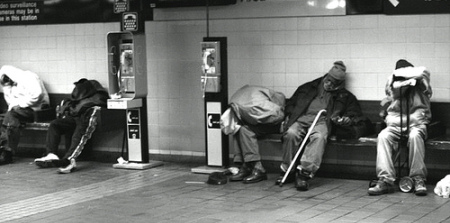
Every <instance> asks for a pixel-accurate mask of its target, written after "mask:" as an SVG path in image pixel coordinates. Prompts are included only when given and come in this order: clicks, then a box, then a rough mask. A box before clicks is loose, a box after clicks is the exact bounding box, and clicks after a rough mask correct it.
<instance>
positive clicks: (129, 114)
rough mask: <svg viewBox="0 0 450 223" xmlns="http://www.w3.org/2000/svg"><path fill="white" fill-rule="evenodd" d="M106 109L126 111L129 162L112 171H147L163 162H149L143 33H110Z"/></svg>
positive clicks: (120, 163) (120, 160) (108, 39)
mask: <svg viewBox="0 0 450 223" xmlns="http://www.w3.org/2000/svg"><path fill="white" fill-rule="evenodd" d="M107 42H108V82H109V93H110V95H111V99H109V100H108V109H126V117H124V118H126V123H127V128H126V132H125V134H126V137H125V136H124V139H126V141H127V147H128V160H127V161H126V160H123V159H120V158H119V159H118V161H119V163H117V164H114V165H113V167H114V168H123V169H147V168H152V167H154V166H158V165H161V164H162V162H158V161H154V162H152V163H150V162H149V146H148V129H147V106H146V96H147V66H146V63H147V61H146V52H145V49H146V47H145V35H144V33H139V32H138V33H133V32H129V31H122V32H110V33H108V35H107Z"/></svg>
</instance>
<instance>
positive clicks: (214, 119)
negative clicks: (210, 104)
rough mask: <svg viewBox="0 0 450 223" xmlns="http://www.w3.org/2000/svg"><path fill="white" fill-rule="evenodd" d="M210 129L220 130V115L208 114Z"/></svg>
mask: <svg viewBox="0 0 450 223" xmlns="http://www.w3.org/2000/svg"><path fill="white" fill-rule="evenodd" d="M208 128H210V129H220V114H218V113H208Z"/></svg>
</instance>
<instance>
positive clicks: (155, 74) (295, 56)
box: [0, 14, 450, 156]
mask: <svg viewBox="0 0 450 223" xmlns="http://www.w3.org/2000/svg"><path fill="white" fill-rule="evenodd" d="M117 30H119V25H118V24H115V23H114V24H112V23H111V24H109V23H107V24H77V25H48V26H11V27H0V38H1V39H0V46H1V49H2V53H1V54H0V64H12V65H16V66H18V67H21V68H24V69H30V70H33V71H35V72H37V73H38V74H39V75H40V76H41V77H42V79H44V81H45V82H46V84H47V86H48V88H49V91H50V92H51V93H69V92H70V91H71V89H72V82H73V81H74V80H75V79H77V78H80V77H87V78H95V79H98V80H100V82H101V83H102V84H104V85H106V84H107V75H106V71H107V63H106V48H105V45H106V41H105V39H106V33H107V32H108V31H117ZM146 34H147V60H148V64H147V68H148V92H149V94H148V127H149V141H150V142H149V144H150V152H151V153H157V154H179V155H193V156H197V155H203V154H204V148H205V145H204V144H205V137H204V117H203V100H202V93H201V90H200V56H201V52H200V42H201V41H202V38H203V37H205V36H206V22H205V21H200V20H189V21H154V22H147V23H146ZM210 36H225V37H227V38H228V64H229V77H228V78H229V92H230V94H232V93H233V92H235V91H236V90H237V89H238V88H240V87H241V86H243V85H245V84H255V85H263V86H266V87H270V88H273V89H276V90H278V91H281V92H283V93H284V94H286V96H287V97H289V96H290V95H291V94H292V93H293V92H294V90H295V89H296V87H297V86H299V85H300V84H302V83H304V82H306V81H309V80H312V79H314V78H317V77H319V76H321V75H323V74H325V73H326V72H327V71H328V70H329V69H330V68H331V66H332V63H333V61H335V60H343V61H344V62H345V63H346V64H347V67H348V82H347V87H348V88H349V89H350V90H351V91H352V92H353V93H354V94H355V95H356V96H357V97H358V98H359V99H361V100H380V99H381V98H382V97H383V96H384V84H385V81H386V78H387V76H388V75H389V74H390V73H391V71H392V70H393V69H394V66H395V62H396V60H398V59H400V58H406V59H407V60H409V61H410V62H411V63H413V64H414V65H417V66H419V65H423V66H426V67H428V68H429V70H430V71H431V74H432V81H431V83H432V86H433V90H434V96H433V101H439V102H450V84H449V83H450V15H449V14H439V15H408V16H386V15H356V16H330V17H298V18H293V17H291V18H258V19H237V20H233V19H226V20H212V21H210ZM230 151H232V149H231V150H230Z"/></svg>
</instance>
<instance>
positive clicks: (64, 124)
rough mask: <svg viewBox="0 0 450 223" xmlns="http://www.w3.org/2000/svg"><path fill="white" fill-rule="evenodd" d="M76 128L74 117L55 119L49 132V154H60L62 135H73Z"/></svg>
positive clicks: (47, 148)
mask: <svg viewBox="0 0 450 223" xmlns="http://www.w3.org/2000/svg"><path fill="white" fill-rule="evenodd" d="M75 127H76V123H75V119H74V118H72V117H68V118H64V119H55V120H53V121H52V122H50V126H49V128H48V131H47V138H46V141H47V147H46V152H47V153H53V154H58V148H59V144H60V142H61V136H62V135H71V134H72V133H73V131H74V129H75Z"/></svg>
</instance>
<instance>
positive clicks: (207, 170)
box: [191, 166, 227, 174]
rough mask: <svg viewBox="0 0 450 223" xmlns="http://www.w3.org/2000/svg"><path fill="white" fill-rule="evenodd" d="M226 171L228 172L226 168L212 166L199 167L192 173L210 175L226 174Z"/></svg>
mask: <svg viewBox="0 0 450 223" xmlns="http://www.w3.org/2000/svg"><path fill="white" fill-rule="evenodd" d="M225 171H227V169H226V168H222V167H210V166H199V167H195V168H192V169H191V172H193V173H204V174H210V173H213V172H225Z"/></svg>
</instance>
